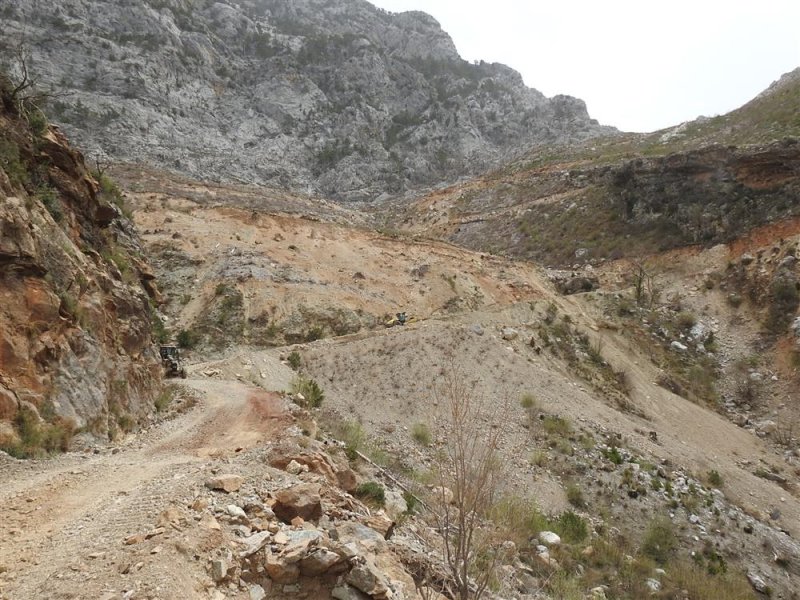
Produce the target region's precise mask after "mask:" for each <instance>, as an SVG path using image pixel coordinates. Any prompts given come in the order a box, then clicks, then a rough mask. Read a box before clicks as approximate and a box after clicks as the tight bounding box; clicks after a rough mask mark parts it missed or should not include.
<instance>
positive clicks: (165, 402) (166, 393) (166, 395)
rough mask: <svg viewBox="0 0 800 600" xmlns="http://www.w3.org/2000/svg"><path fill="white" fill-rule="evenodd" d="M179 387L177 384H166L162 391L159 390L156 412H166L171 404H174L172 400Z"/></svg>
mask: <svg viewBox="0 0 800 600" xmlns="http://www.w3.org/2000/svg"><path fill="white" fill-rule="evenodd" d="M177 391H178V388H177V387H176V386H175V385H165V386H164V387H163V388H161V392H159V394H158V397H156V400H155V408H156V412H164V411H165V410H167V409H168V408H169V405H170V404H172V401H173V400H174V399H175V394H176V393H177Z"/></svg>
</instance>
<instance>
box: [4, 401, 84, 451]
mask: <svg viewBox="0 0 800 600" xmlns="http://www.w3.org/2000/svg"><path fill="white" fill-rule="evenodd" d="M13 425H14V429H15V431H16V432H17V435H18V436H19V441H18V442H16V443H13V444H8V445H5V446H2V447H0V450H3V451H4V452H7V453H8V454H10V455H11V456H14V457H15V458H36V457H39V456H43V455H47V454H53V453H56V452H66V451H67V450H69V445H70V442H71V441H72V438H73V436H74V435H75V424H74V423H73V422H72V421H70V420H67V419H62V418H60V417H54V418H53V420H52V422H47V421H43V420H41V419H40V418H39V417H38V416H37V415H36V413H35V412H34V411H32V410H28V409H25V408H23V409H21V410H19V411H17V414H16V415H15V417H14V421H13Z"/></svg>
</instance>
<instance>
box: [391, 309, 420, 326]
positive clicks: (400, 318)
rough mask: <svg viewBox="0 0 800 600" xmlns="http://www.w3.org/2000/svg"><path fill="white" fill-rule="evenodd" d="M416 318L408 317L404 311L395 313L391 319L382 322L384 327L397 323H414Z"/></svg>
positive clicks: (396, 324)
mask: <svg viewBox="0 0 800 600" xmlns="http://www.w3.org/2000/svg"><path fill="white" fill-rule="evenodd" d="M416 320H417V319H416V318H415V317H409V316H407V315H406V313H404V312H399V313H396V314H395V315H394V316H393V317H392V318H391V319H389V320H388V321H386V322H384V326H385V327H387V328H388V327H396V326H398V325H401V326H402V325H407V324H408V323H414V322H415V321H416Z"/></svg>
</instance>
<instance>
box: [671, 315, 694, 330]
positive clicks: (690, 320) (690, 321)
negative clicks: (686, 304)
mask: <svg viewBox="0 0 800 600" xmlns="http://www.w3.org/2000/svg"><path fill="white" fill-rule="evenodd" d="M696 324H697V317H695V316H694V315H693V314H692V313H690V312H686V311H683V312H679V313H678V314H677V316H676V317H675V326H676V327H677V328H678V329H680V330H681V331H689V330H690V329H691V328H692V327H694V326H695V325H696Z"/></svg>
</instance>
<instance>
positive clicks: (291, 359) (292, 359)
mask: <svg viewBox="0 0 800 600" xmlns="http://www.w3.org/2000/svg"><path fill="white" fill-rule="evenodd" d="M286 362H288V363H289V366H290V367H291V368H292V369H294V370H295V371H299V370H300V366H301V365H302V364H303V359H302V358H300V353H299V352H297V351H296V350H293V351H292V352H290V353H289V356H287V357H286Z"/></svg>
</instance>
